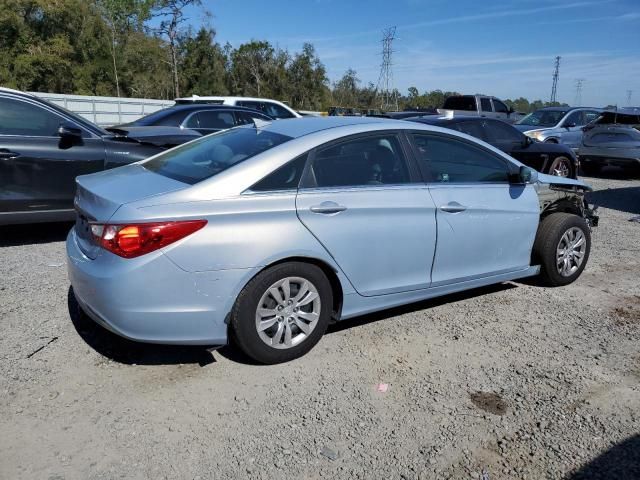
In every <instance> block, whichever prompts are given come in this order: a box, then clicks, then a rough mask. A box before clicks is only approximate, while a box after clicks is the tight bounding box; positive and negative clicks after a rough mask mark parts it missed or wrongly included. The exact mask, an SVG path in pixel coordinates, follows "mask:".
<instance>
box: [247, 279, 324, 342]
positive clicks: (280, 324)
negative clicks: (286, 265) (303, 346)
mask: <svg viewBox="0 0 640 480" xmlns="http://www.w3.org/2000/svg"><path fill="white" fill-rule="evenodd" d="M321 307H322V305H321V301H320V295H319V294H318V289H317V288H316V286H315V285H314V284H313V283H311V282H310V281H309V280H307V279H304V278H301V277H286V278H284V279H282V280H278V281H277V282H275V283H274V284H273V285H271V286H270V287H269V288H268V289H267V290H266V291H265V292H264V294H263V295H262V297H261V298H260V301H259V302H258V307H257V310H256V316H255V319H256V330H257V331H258V336H259V337H260V339H261V340H262V341H263V342H264V343H266V344H267V345H269V346H270V347H272V348H278V349H287V348H291V347H295V346H296V345H299V344H300V343H302V342H304V341H305V339H307V338H308V337H309V335H310V334H311V332H312V331H313V329H314V328H315V327H316V325H317V323H318V320H319V319H320V309H321Z"/></svg>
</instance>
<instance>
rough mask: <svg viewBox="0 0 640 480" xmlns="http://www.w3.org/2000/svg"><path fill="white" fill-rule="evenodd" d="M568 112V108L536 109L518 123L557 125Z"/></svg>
mask: <svg viewBox="0 0 640 480" xmlns="http://www.w3.org/2000/svg"><path fill="white" fill-rule="evenodd" d="M566 114H567V111H566V110H536V111H535V112H533V113H530V114H529V115H527V116H526V117H524V118H523V119H522V120H520V121H519V122H518V125H533V126H536V127H555V126H556V125H557V124H558V123H559V122H560V120H562V117H564V116H565V115H566Z"/></svg>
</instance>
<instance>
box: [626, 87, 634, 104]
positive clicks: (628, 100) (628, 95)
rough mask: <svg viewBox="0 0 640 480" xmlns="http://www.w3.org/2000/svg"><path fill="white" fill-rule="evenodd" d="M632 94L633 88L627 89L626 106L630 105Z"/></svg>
mask: <svg viewBox="0 0 640 480" xmlns="http://www.w3.org/2000/svg"><path fill="white" fill-rule="evenodd" d="M632 95H633V90H627V107H630V106H631V96H632Z"/></svg>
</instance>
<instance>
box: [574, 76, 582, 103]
mask: <svg viewBox="0 0 640 480" xmlns="http://www.w3.org/2000/svg"><path fill="white" fill-rule="evenodd" d="M575 82H576V98H575V101H574V102H573V106H574V107H579V106H580V105H582V87H583V86H584V82H585V79H584V78H576V80H575Z"/></svg>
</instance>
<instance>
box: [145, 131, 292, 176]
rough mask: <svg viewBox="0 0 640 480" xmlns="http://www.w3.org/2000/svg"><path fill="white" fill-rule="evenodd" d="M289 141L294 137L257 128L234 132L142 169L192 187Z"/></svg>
mask: <svg viewBox="0 0 640 480" xmlns="http://www.w3.org/2000/svg"><path fill="white" fill-rule="evenodd" d="M288 140H291V137H288V136H286V135H281V134H278V133H273V132H266V131H263V130H258V129H256V128H251V127H241V128H233V129H231V130H226V131H224V132H221V133H217V134H214V135H208V136H206V137H203V138H201V139H198V140H194V141H192V142H189V143H185V144H184V145H182V146H180V147H177V148H174V149H172V150H169V151H167V152H166V153H164V154H162V155H159V156H157V157H155V158H153V159H151V160H149V161H147V162H144V163H143V164H142V166H143V167H144V168H146V169H147V170H149V171H151V172H155V173H159V174H160V175H164V176H165V177H169V178H173V179H174V180H178V181H180V182H184V183H189V184H191V185H193V184H195V183H198V182H201V181H202V180H205V179H207V178H210V177H213V176H214V175H216V174H218V173H220V172H222V171H223V170H226V169H227V168H229V167H232V166H233V165H236V164H238V163H240V162H242V161H244V160H246V159H248V158H251V157H253V156H255V155H258V154H259V153H262V152H264V151H266V150H269V149H270V148H273V147H275V146H277V145H280V144H281V143H284V142H286V141H288Z"/></svg>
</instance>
